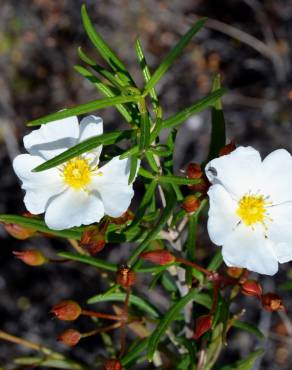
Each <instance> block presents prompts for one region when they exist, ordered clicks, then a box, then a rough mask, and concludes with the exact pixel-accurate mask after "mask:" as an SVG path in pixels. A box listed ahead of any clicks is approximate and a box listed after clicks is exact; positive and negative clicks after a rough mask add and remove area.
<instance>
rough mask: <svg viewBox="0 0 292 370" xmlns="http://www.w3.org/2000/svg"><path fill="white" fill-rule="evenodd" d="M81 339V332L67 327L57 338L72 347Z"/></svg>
mask: <svg viewBox="0 0 292 370" xmlns="http://www.w3.org/2000/svg"><path fill="white" fill-rule="evenodd" d="M80 339H81V333H80V332H79V331H78V330H75V329H67V330H65V331H64V332H63V333H62V334H60V335H59V336H58V338H57V340H58V341H59V342H63V343H64V344H67V346H70V347H74V346H76V344H77V343H78V342H79V341H80Z"/></svg>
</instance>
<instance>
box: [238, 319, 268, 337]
mask: <svg viewBox="0 0 292 370" xmlns="http://www.w3.org/2000/svg"><path fill="white" fill-rule="evenodd" d="M233 326H234V327H235V328H238V329H242V330H245V331H247V332H249V333H252V334H255V335H256V336H257V337H258V338H260V339H264V338H265V336H264V334H263V333H262V332H261V331H260V330H259V329H258V328H257V327H256V326H255V325H252V324H249V323H248V322H245V321H241V320H235V321H234V323H233Z"/></svg>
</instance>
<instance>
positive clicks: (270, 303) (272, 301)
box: [262, 293, 285, 312]
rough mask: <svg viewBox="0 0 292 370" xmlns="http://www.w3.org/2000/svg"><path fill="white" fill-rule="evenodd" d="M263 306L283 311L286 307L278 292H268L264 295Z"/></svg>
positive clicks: (270, 309) (268, 309)
mask: <svg viewBox="0 0 292 370" xmlns="http://www.w3.org/2000/svg"><path fill="white" fill-rule="evenodd" d="M262 306H263V308H264V309H265V310H267V311H270V312H271V311H281V310H284V309H285V306H284V304H283V302H282V299H281V298H280V296H278V294H275V293H266V294H263V295H262Z"/></svg>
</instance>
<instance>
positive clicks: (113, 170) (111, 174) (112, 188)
mask: <svg viewBox="0 0 292 370" xmlns="http://www.w3.org/2000/svg"><path fill="white" fill-rule="evenodd" d="M100 172H101V173H102V176H96V177H95V179H94V181H93V184H92V186H93V187H94V189H95V190H96V191H97V192H98V193H99V194H100V196H101V199H102V201H103V204H104V209H105V214H107V215H108V216H111V217H119V216H121V215H122V214H123V213H124V212H125V211H126V210H127V209H128V208H129V205H130V203H131V200H132V198H133V196H134V191H133V187H132V185H128V180H129V174H130V160H129V159H122V160H120V159H119V157H114V158H113V159H112V160H110V161H109V162H108V163H107V164H106V165H105V166H103V167H101V168H100Z"/></svg>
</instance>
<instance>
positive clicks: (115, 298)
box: [87, 293, 160, 319]
mask: <svg viewBox="0 0 292 370" xmlns="http://www.w3.org/2000/svg"><path fill="white" fill-rule="evenodd" d="M125 298H126V293H111V294H105V295H103V294H98V295H96V296H94V297H91V298H90V299H89V300H88V301H87V303H88V304H94V303H100V302H124V301H125ZM129 302H130V304H132V305H134V306H136V307H138V308H139V309H140V310H141V311H144V312H147V313H148V314H149V315H150V316H152V317H153V318H155V319H157V318H158V317H159V316H160V312H159V311H158V310H157V308H156V307H154V306H153V305H151V304H150V303H148V302H147V301H145V300H144V299H142V298H140V297H138V296H136V295H134V294H131V295H130V300H129Z"/></svg>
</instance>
